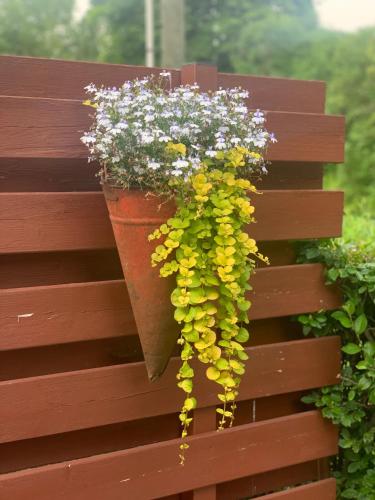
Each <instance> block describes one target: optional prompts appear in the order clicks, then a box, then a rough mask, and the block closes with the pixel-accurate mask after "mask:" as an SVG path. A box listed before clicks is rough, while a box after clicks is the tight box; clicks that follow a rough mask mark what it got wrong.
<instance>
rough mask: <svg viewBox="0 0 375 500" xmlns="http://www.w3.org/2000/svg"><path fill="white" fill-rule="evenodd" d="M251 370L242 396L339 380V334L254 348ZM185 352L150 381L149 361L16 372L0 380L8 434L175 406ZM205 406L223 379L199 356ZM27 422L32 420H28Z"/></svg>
mask: <svg viewBox="0 0 375 500" xmlns="http://www.w3.org/2000/svg"><path fill="white" fill-rule="evenodd" d="M247 352H248V353H249V355H250V361H249V363H248V370H247V372H246V374H245V375H244V377H243V382H242V386H241V390H240V396H239V399H240V400H245V399H252V398H261V397H267V396H270V395H275V394H284V393H288V392H293V391H297V390H305V389H311V388H313V387H320V386H323V385H330V384H334V383H336V382H337V374H338V373H339V370H340V341H339V338H338V337H328V338H321V339H308V340H296V341H290V342H285V343H280V344H270V345H266V346H257V347H250V348H247ZM179 364H180V360H179V359H178V358H172V360H171V362H170V363H169V367H168V369H167V371H166V373H165V374H164V375H163V377H162V378H161V379H160V380H159V381H157V382H155V383H150V382H149V380H148V379H147V373H146V370H145V367H144V363H131V364H127V365H117V366H110V367H102V368H93V369H89V370H80V371H76V372H69V373H60V374H53V375H46V376H42V377H32V378H27V379H19V380H14V381H12V380H10V381H6V382H1V383H0V422H1V429H0V442H10V441H16V440H19V439H27V438H32V437H38V436H45V435H51V434H56V433H61V432H68V431H72V430H78V429H85V428H90V427H95V426H100V425H107V424H113V423H117V422H125V421H129V420H135V419H137V418H145V417H151V416H157V415H162V414H167V413H175V412H177V411H178V410H179V408H180V405H181V402H182V394H181V391H180V390H179V389H178V388H177V387H176V370H177V368H178V366H179ZM195 368H196V374H197V380H199V383H198V384H196V391H195V394H196V396H197V399H198V402H199V403H198V404H199V407H206V406H212V405H215V404H216V400H217V396H216V394H217V386H216V384H214V383H213V382H210V381H208V380H207V379H206V377H205V376H204V372H205V367H204V366H203V365H202V364H200V363H199V364H196V365H195ZM25 422H27V425H25Z"/></svg>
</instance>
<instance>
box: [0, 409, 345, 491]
mask: <svg viewBox="0 0 375 500" xmlns="http://www.w3.org/2000/svg"><path fill="white" fill-rule="evenodd" d="M189 444H190V449H189V458H190V460H187V462H186V465H185V467H181V466H180V465H179V464H178V460H177V449H178V445H179V440H171V441H166V442H163V443H157V444H151V445H146V446H142V447H138V448H133V449H131V450H127V451H120V452H114V453H109V454H106V455H100V456H95V457H90V458H85V459H80V460H76V461H72V462H64V463H61V464H56V465H49V466H45V467H40V468H35V469H29V470H26V471H20V472H14V473H9V474H4V475H2V476H0V494H1V495H3V497H4V498H12V499H13V500H25V498H28V497H34V496H35V497H37V498H38V500H50V499H51V498H54V500H78V499H79V500H102V499H103V498H108V499H111V500H123V499H124V498H138V499H139V500H149V499H150V498H155V497H159V496H164V495H170V494H174V493H176V492H180V491H186V490H189V489H191V488H193V489H196V488H201V487H204V486H208V485H210V484H215V483H217V482H219V481H229V480H231V479H235V478H238V477H241V476H245V475H250V474H257V473H261V472H265V471H269V470H273V469H277V468H279V467H281V466H288V465H293V464H297V463H301V462H304V461H308V460H312V459H316V458H321V457H324V456H329V455H333V454H335V453H336V452H337V430H336V429H335V428H334V427H333V426H332V425H331V424H330V423H329V422H327V421H324V420H323V418H322V417H321V416H320V414H319V413H318V412H317V411H312V412H306V413H303V414H299V415H292V416H288V417H281V418H276V419H273V420H268V421H265V422H260V423H255V424H248V425H245V426H241V427H236V428H233V429H229V430H226V431H224V432H221V433H217V432H216V431H214V432H209V433H205V434H202V435H198V436H193V437H191V438H190V439H189ZM139 464H142V474H140V473H139ZM202 464H209V465H210V466H209V467H202Z"/></svg>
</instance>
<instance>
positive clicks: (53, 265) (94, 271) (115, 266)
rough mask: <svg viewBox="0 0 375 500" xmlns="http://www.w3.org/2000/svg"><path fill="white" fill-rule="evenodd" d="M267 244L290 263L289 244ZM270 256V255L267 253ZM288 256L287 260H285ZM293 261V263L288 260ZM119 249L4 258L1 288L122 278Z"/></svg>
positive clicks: (276, 256)
mask: <svg viewBox="0 0 375 500" xmlns="http://www.w3.org/2000/svg"><path fill="white" fill-rule="evenodd" d="M277 246H278V243H273V244H270V245H266V250H269V255H270V257H273V259H274V260H273V262H274V264H275V265H284V264H290V263H291V262H292V261H291V259H292V256H293V252H292V250H291V249H290V248H288V243H287V242H282V243H281V247H280V252H278V251H277ZM265 255H268V253H265ZM283 257H284V259H283V260H281V259H282V258H283ZM287 258H289V260H286V259H287ZM122 278H123V273H122V269H121V264H120V260H119V257H118V253H117V249H116V248H108V249H103V250H83V251H81V250H77V251H71V252H64V251H62V252H42V253H30V252H29V253H8V254H2V255H0V289H2V288H24V287H30V286H43V285H58V284H64V283H86V282H88V281H106V280H116V279H122Z"/></svg>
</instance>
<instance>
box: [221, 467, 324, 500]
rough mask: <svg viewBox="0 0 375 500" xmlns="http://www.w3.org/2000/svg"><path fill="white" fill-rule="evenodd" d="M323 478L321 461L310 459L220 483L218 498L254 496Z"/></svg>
mask: <svg viewBox="0 0 375 500" xmlns="http://www.w3.org/2000/svg"><path fill="white" fill-rule="evenodd" d="M322 460H326V459H322ZM321 479H323V478H322V477H321V475H320V471H319V461H318V460H315V461H309V462H304V463H300V464H295V465H290V466H288V467H281V468H280V469H276V470H273V471H272V472H263V473H261V474H256V475H253V476H248V477H242V478H240V479H235V480H234V481H228V482H226V483H220V484H218V485H217V499H216V500H229V499H231V498H236V499H238V498H241V499H242V498H247V497H250V498H252V497H257V496H259V495H262V494H263V495H264V494H266V493H270V492H273V491H278V490H281V489H283V488H287V487H289V486H293V485H296V484H303V483H307V482H311V481H318V480H321ZM324 479H325V478H324ZM317 500H318V499H317Z"/></svg>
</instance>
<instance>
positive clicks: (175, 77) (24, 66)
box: [0, 56, 180, 99]
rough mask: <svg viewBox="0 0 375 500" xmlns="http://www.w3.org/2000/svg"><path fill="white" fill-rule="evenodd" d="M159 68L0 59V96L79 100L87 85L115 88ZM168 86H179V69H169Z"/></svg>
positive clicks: (49, 60)
mask: <svg viewBox="0 0 375 500" xmlns="http://www.w3.org/2000/svg"><path fill="white" fill-rule="evenodd" d="M160 71H162V70H161V69H160V68H146V67H144V66H128V65H124V64H103V63H96V62H81V61H79V62H78V61H62V60H57V59H43V58H36V57H17V56H0V75H1V76H0V95H4V96H21V97H52V98H56V99H83V98H84V97H85V90H84V87H85V86H86V85H88V84H89V83H95V84H96V85H99V86H101V85H104V86H110V87H113V86H119V85H122V84H123V83H124V82H125V81H126V80H134V79H135V78H144V77H145V76H149V75H152V74H154V75H158V74H159V73H160ZM169 71H170V72H171V76H172V85H173V86H175V85H179V84H180V70H176V69H171V70H169Z"/></svg>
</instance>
